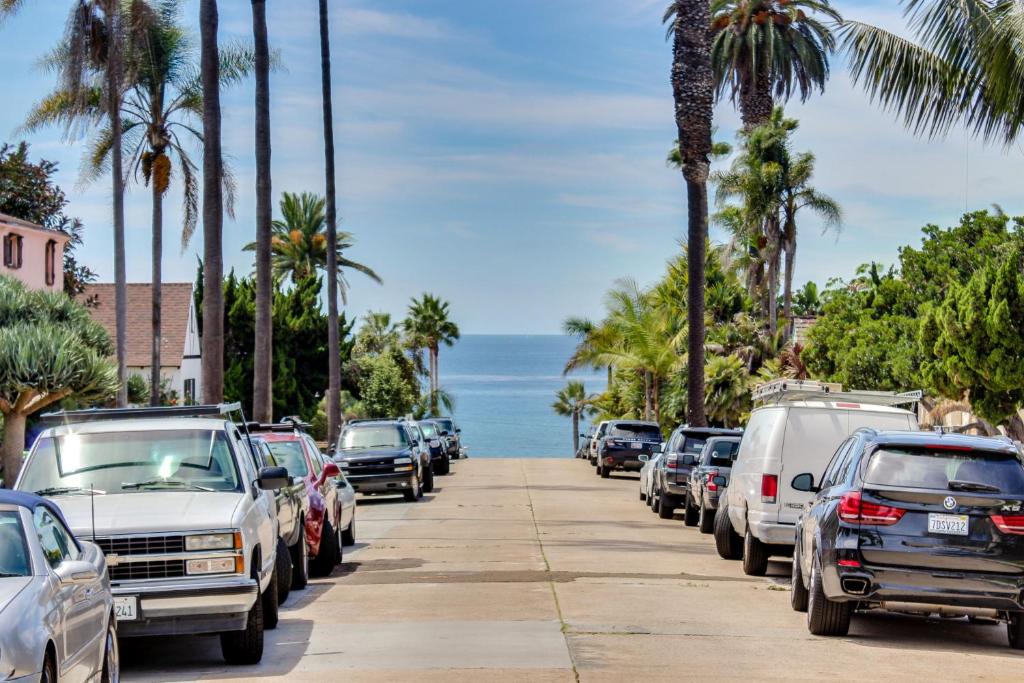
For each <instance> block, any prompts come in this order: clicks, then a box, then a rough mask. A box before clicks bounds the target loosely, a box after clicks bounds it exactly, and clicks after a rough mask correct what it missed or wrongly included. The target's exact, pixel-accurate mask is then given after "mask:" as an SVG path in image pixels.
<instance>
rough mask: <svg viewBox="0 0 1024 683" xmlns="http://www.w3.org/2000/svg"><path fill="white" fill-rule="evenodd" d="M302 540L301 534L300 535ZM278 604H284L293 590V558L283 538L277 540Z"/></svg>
mask: <svg viewBox="0 0 1024 683" xmlns="http://www.w3.org/2000/svg"><path fill="white" fill-rule="evenodd" d="M299 536H300V539H299V540H300V541H301V540H302V538H301V536H302V534H301V532H300V534H299ZM276 564H277V569H276V571H277V604H279V605H280V604H282V603H284V601H285V600H287V599H288V594H289V593H291V590H292V580H293V579H292V558H291V555H290V553H289V550H288V546H287V544H285V542H284V539H283V538H278V539H277V563H276Z"/></svg>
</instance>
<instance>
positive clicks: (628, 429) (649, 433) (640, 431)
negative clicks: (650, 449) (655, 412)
mask: <svg viewBox="0 0 1024 683" xmlns="http://www.w3.org/2000/svg"><path fill="white" fill-rule="evenodd" d="M608 436H610V437H618V438H620V439H643V440H645V441H650V440H658V441H661V429H659V428H658V426H657V425H645V424H637V423H634V424H630V423H624V424H617V425H615V426H614V427H612V428H611V430H610V431H609V432H608ZM702 445H703V442H702Z"/></svg>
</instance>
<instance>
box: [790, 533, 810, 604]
mask: <svg viewBox="0 0 1024 683" xmlns="http://www.w3.org/2000/svg"><path fill="white" fill-rule="evenodd" d="M790 584H791V585H790V588H791V591H790V594H789V605H790V607H792V608H793V611H794V612H806V611H807V599H808V593H807V586H805V585H804V576H803V572H802V571H801V570H800V545H799V544H797V546H796V547H795V548H793V571H792V572H791V574H790Z"/></svg>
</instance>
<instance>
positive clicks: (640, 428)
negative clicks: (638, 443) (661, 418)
mask: <svg viewBox="0 0 1024 683" xmlns="http://www.w3.org/2000/svg"><path fill="white" fill-rule="evenodd" d="M608 436H613V437H614V436H617V437H619V438H620V439H638V440H640V439H642V440H644V441H654V440H658V441H660V440H661V430H660V429H659V428H658V425H645V424H617V425H615V426H613V427H612V428H611V429H610V430H609V431H608Z"/></svg>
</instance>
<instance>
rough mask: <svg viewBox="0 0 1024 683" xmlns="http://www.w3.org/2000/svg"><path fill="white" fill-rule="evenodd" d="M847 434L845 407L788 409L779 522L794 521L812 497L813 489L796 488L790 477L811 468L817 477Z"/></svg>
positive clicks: (847, 425) (780, 489) (847, 413)
mask: <svg viewBox="0 0 1024 683" xmlns="http://www.w3.org/2000/svg"><path fill="white" fill-rule="evenodd" d="M849 435H850V418H849V411H847V410H835V409H832V408H825V407H814V408H803V407H798V406H793V407H791V408H790V409H789V419H788V420H786V436H785V439H784V440H783V442H782V469H781V470H780V472H779V480H778V492H779V493H778V495H779V501H778V502H779V522H781V523H783V524H796V522H797V519H798V518H799V517H800V511H801V510H802V509H803V507H804V504H805V503H807V502H808V501H809V500H811V498H813V497H814V494H812V493H805V492H803V491H797V490H795V489H794V488H793V487H792V486H791V484H792V481H793V477H795V476H796V475H798V474H803V473H804V472H811V473H813V474H814V480H815V481H818V480H819V479H820V478H821V475H822V473H823V472H824V471H825V468H826V467H828V463H829V460H831V458H832V455H833V454H834V453H835V452H836V449H837V448H839V444H840V443H842V442H843V439H845V438H846V437H847V436H849ZM768 474H771V473H770V472H769V473H768Z"/></svg>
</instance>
